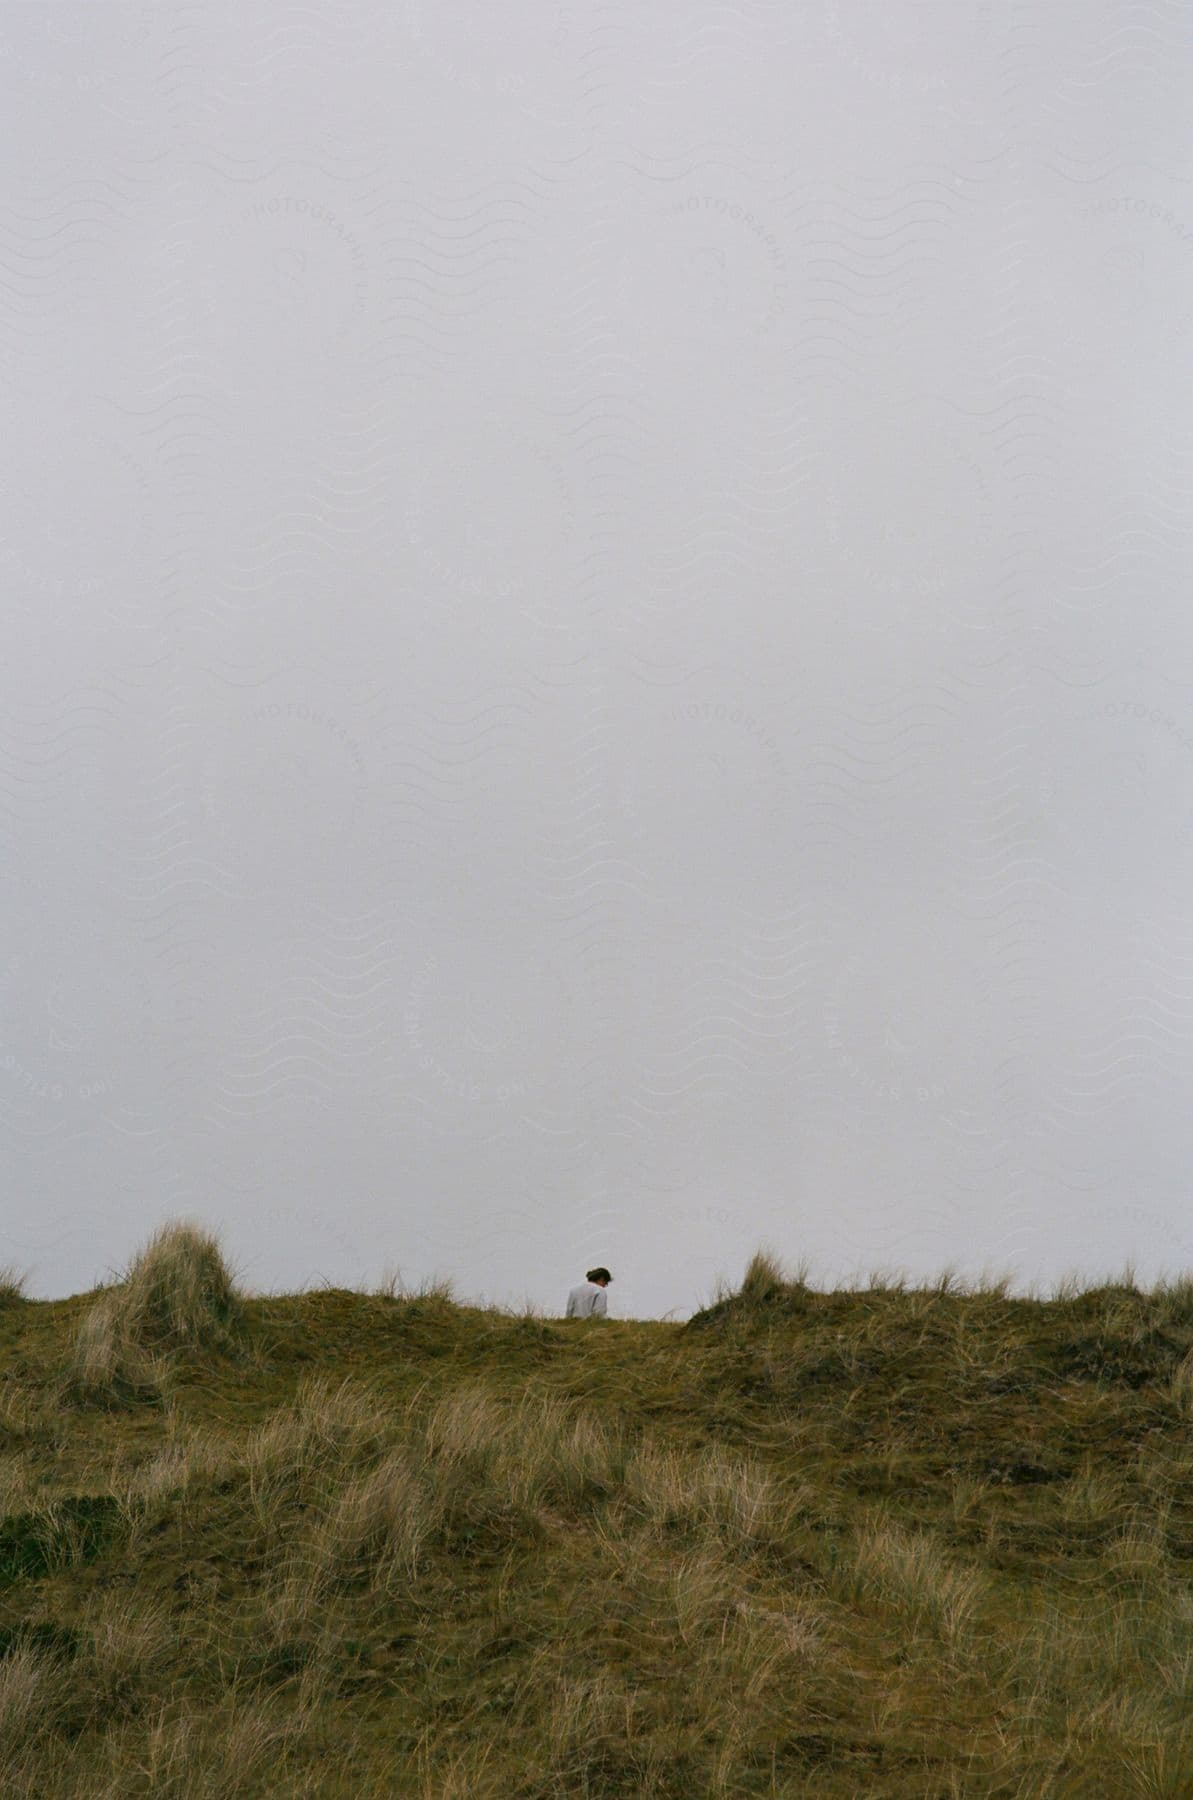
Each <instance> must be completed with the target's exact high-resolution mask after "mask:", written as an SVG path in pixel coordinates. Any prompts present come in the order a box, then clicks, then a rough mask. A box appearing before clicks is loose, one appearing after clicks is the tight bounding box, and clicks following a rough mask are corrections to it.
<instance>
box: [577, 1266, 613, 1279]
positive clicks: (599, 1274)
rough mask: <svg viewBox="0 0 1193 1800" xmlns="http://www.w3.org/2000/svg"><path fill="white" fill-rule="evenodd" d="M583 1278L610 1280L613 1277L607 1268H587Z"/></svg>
mask: <svg viewBox="0 0 1193 1800" xmlns="http://www.w3.org/2000/svg"><path fill="white" fill-rule="evenodd" d="M584 1279H585V1281H612V1279H613V1277H612V1275H610V1273H609V1271H608V1269H589V1271H588V1273H587V1275H586V1276H585V1277H584Z"/></svg>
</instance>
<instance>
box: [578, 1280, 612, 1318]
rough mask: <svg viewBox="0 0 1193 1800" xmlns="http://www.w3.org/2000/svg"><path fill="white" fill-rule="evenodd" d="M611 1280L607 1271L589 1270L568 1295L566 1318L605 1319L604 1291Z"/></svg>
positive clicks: (606, 1311) (606, 1309)
mask: <svg viewBox="0 0 1193 1800" xmlns="http://www.w3.org/2000/svg"><path fill="white" fill-rule="evenodd" d="M612 1279H613V1277H612V1275H610V1273H609V1271H608V1269H589V1271H588V1273H587V1275H586V1276H585V1277H584V1280H583V1281H582V1282H581V1283H580V1285H579V1286H578V1287H574V1288H573V1289H572V1291H571V1293H570V1294H569V1295H568V1310H567V1316H568V1318H569V1319H594V1318H595V1319H603V1318H605V1317H606V1316H607V1313H608V1306H609V1302H608V1301H607V1300H606V1298H605V1289H606V1288H607V1287H608V1285H609V1283H610V1282H611V1281H612Z"/></svg>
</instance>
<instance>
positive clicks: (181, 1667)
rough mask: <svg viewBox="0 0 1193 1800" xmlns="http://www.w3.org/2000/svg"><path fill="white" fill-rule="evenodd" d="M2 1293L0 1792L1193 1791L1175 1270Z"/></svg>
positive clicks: (1026, 1794)
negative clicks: (687, 1310)
mask: <svg viewBox="0 0 1193 1800" xmlns="http://www.w3.org/2000/svg"><path fill="white" fill-rule="evenodd" d="M806 1277H807V1271H806V1270H800V1271H799V1272H797V1273H795V1274H792V1275H789V1274H787V1273H785V1272H784V1271H783V1270H782V1269H781V1268H780V1267H779V1265H778V1263H777V1262H776V1260H775V1258H774V1257H773V1256H770V1255H769V1254H766V1253H762V1252H760V1253H759V1254H757V1255H756V1256H755V1257H754V1258H753V1259H752V1261H751V1263H750V1266H749V1268H748V1269H747V1270H746V1272H745V1275H744V1278H743V1280H742V1283H741V1285H740V1287H739V1288H738V1289H737V1290H736V1291H722V1292H720V1293H719V1294H718V1296H717V1298H716V1299H715V1300H714V1301H713V1302H712V1303H711V1304H710V1305H709V1306H707V1307H705V1308H703V1309H702V1310H701V1311H700V1312H698V1313H697V1314H696V1315H695V1316H694V1317H693V1318H692V1319H690V1320H689V1321H688V1322H687V1323H686V1324H676V1323H658V1322H640V1321H633V1320H621V1319H617V1318H611V1319H607V1320H584V1321H565V1320H562V1319H554V1318H545V1317H539V1316H537V1315H536V1314H535V1313H534V1312H533V1311H532V1310H530V1309H524V1310H523V1311H522V1312H520V1313H516V1312H505V1311H502V1310H500V1309H496V1308H489V1309H481V1308H478V1307H473V1306H468V1305H465V1304H461V1303H459V1302H458V1301H457V1300H456V1299H455V1298H454V1297H453V1295H452V1293H451V1289H450V1287H449V1286H444V1285H440V1286H438V1287H432V1288H428V1289H424V1290H422V1291H420V1292H416V1293H407V1292H404V1291H399V1290H398V1288H397V1284H396V1282H395V1281H392V1280H391V1281H390V1282H389V1283H388V1284H386V1286H385V1287H384V1288H383V1290H382V1291H380V1292H375V1293H372V1294H364V1293H352V1292H348V1291H345V1290H342V1289H332V1288H329V1289H323V1290H318V1291H313V1292H308V1293H302V1294H296V1295H290V1296H285V1297H279V1296H270V1297H258V1298H251V1297H248V1296H245V1295H243V1294H241V1293H240V1292H239V1291H238V1290H237V1289H236V1286H235V1283H234V1281H233V1280H232V1278H231V1277H230V1276H229V1275H228V1274H227V1272H226V1270H225V1269H224V1265H223V1262H222V1259H221V1257H220V1255H219V1251H218V1246H217V1245H216V1244H215V1242H214V1240H213V1239H211V1238H210V1237H209V1236H207V1235H206V1234H204V1233H203V1232H202V1231H201V1230H200V1229H199V1228H198V1227H195V1226H189V1225H180V1226H171V1227H169V1228H167V1229H166V1230H165V1231H163V1232H160V1233H158V1234H157V1236H156V1237H155V1238H154V1240H153V1241H152V1242H151V1244H150V1245H149V1246H148V1247H147V1249H146V1251H145V1252H143V1253H142V1255H141V1257H139V1258H137V1259H136V1260H135V1261H134V1263H133V1264H132V1266H131V1267H130V1269H129V1270H128V1272H127V1273H126V1275H125V1276H124V1277H123V1278H122V1280H120V1281H118V1282H117V1283H115V1284H113V1285H112V1286H110V1287H105V1288H100V1289H96V1290H94V1291H93V1292H92V1293H90V1294H86V1295H78V1296H74V1297H73V1298H71V1299H68V1300H60V1301H32V1300H29V1299H27V1298H25V1297H24V1295H23V1289H22V1285H21V1283H20V1282H19V1281H18V1282H13V1283H11V1284H10V1287H9V1289H5V1288H4V1287H3V1284H0V1371H2V1373H0V1793H2V1794H3V1795H4V1796H5V1797H6V1800H8V1797H9V1796H12V1797H13V1800H20V1797H28V1800H33V1797H34V1796H36V1797H37V1800H56V1797H60V1796H68V1795H70V1796H76V1795H102V1796H109V1797H110V1800H125V1797H126V1796H136V1795H146V1796H148V1795H152V1796H200V1795H202V1796H212V1797H214V1796H217V1795H219V1796H222V1795H227V1794H243V1795H277V1794H292V1795H328V1796H337V1797H340V1796H342V1797H343V1800H360V1797H361V1796H372V1795H376V1796H387V1797H388V1796H394V1795H397V1796H403V1795H410V1796H413V1797H415V1800H431V1797H432V1796H434V1797H435V1800H453V1797H456V1796H458V1797H459V1800H463V1797H464V1796H468V1797H469V1800H553V1797H555V1796H565V1795H566V1796H570V1795H576V1796H590V1797H592V1800H598V1797H606V1796H613V1795H643V1796H658V1797H659V1800H663V1797H667V1800H693V1797H694V1796H706V1795H708V1796H717V1795H725V1796H748V1795H790V1796H799V1795H805V1794H806V1795H836V1796H842V1797H845V1796H848V1797H849V1800H855V1797H856V1796H858V1795H876V1796H892V1797H893V1796H908V1797H910V1796H915V1797H917V1800H937V1797H941V1800H944V1797H949V1800H952V1797H957V1800H960V1797H963V1796H964V1797H966V1800H968V1797H971V1796H972V1797H974V1800H978V1797H993V1796H1007V1797H1008V1800H1009V1797H1011V1796H1016V1797H1018V1800H1037V1797H1038V1796H1041V1795H1048V1796H1070V1795H1071V1796H1087V1795H1088V1796H1095V1795H1096V1796H1114V1795H1133V1796H1134V1795H1137V1796H1156V1797H1160V1796H1173V1797H1176V1796H1188V1795H1190V1794H1193V1587H1191V1586H1190V1573H1191V1571H1193V1439H1191V1435H1190V1425H1191V1422H1193V1282H1188V1281H1177V1282H1173V1283H1171V1284H1168V1285H1166V1286H1164V1285H1162V1286H1158V1287H1156V1288H1154V1289H1153V1290H1152V1291H1150V1292H1147V1291H1143V1290H1141V1289H1140V1288H1138V1287H1137V1286H1136V1285H1135V1283H1134V1280H1133V1278H1132V1276H1131V1274H1130V1272H1129V1271H1128V1272H1127V1273H1126V1275H1125V1276H1124V1278H1123V1279H1122V1280H1120V1281H1118V1282H1114V1283H1108V1284H1104V1285H1101V1286H1098V1287H1096V1288H1092V1289H1089V1290H1086V1291H1082V1290H1080V1289H1079V1288H1078V1287H1077V1286H1076V1284H1074V1283H1071V1282H1070V1283H1067V1284H1065V1285H1064V1286H1063V1287H1062V1288H1061V1289H1060V1290H1059V1291H1058V1292H1057V1293H1055V1294H1054V1295H1052V1296H1050V1297H1048V1298H1039V1297H1034V1296H1033V1297H1028V1298H1015V1297H1012V1296H1010V1295H1009V1293H1008V1291H1007V1284H1006V1282H1002V1283H992V1284H986V1285H984V1286H979V1287H975V1288H972V1289H968V1290H967V1289H966V1288H964V1287H963V1285H962V1284H960V1283H959V1282H958V1281H957V1280H956V1278H955V1277H954V1275H953V1274H952V1272H951V1271H945V1273H944V1274H943V1275H942V1276H941V1277H939V1278H938V1279H937V1280H936V1281H935V1282H933V1283H931V1284H929V1285H927V1286H924V1287H919V1288H916V1287H912V1286H909V1285H908V1284H907V1282H906V1281H904V1280H901V1279H899V1280H890V1281H882V1280H879V1279H874V1280H872V1281H871V1282H870V1284H869V1286H867V1287H866V1288H864V1289H860V1290H858V1291H851V1292H849V1291H833V1292H821V1291H818V1290H817V1289H816V1288H815V1287H813V1286H811V1285H810V1284H809V1282H808V1280H807V1278H806Z"/></svg>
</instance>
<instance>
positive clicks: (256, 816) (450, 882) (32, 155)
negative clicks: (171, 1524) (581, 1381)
mask: <svg viewBox="0 0 1193 1800" xmlns="http://www.w3.org/2000/svg"><path fill="white" fill-rule="evenodd" d="M1191 80H1193V18H1191V17H1190V15H1189V13H1188V10H1187V9H1185V8H1182V7H1179V6H1175V5H1172V6H1169V5H1164V4H1149V5H1138V6H1137V5H1129V4H1125V3H1117V4H1106V3H1102V4H1097V3H1094V0H1081V3H1080V4H1076V3H1074V4H1071V5H1060V4H1047V3H1045V4H1043V5H1041V6H1036V7H1017V6H997V5H989V4H969V3H968V0H956V3H955V4H954V3H952V0H949V3H948V4H946V3H945V0H939V3H937V4H927V3H924V4H919V5H915V4H911V3H910V0H882V3H881V4H878V3H877V0H875V4H873V5H866V4H859V3H857V0H837V4H833V3H832V0H828V3H826V4H824V5H819V4H817V5H813V4H807V5H802V6H801V5H792V4H790V3H789V0H782V3H778V0H776V3H774V4H763V3H757V0H747V3H742V4H736V5H734V6H733V7H731V8H726V7H725V6H723V5H719V4H718V5H712V4H708V5H687V4H685V5H679V4H678V3H675V4H666V5H664V4H659V3H657V0H656V3H655V4H653V5H646V6H642V7H626V6H622V5H613V4H609V5H598V4H580V3H579V0H576V3H575V4H569V3H561V4H554V5H551V4H547V3H546V0H543V3H541V4H529V3H528V0H515V3H513V4H510V5H503V6H496V5H482V4H479V0H473V3H470V4H463V3H460V4H447V3H446V0H435V4H431V3H430V0H427V4H411V5H409V6H398V7H389V6H382V5H376V6H365V5H354V4H345V5H339V6H336V7H335V8H331V9H326V8H323V7H317V6H304V7H302V8H301V9H299V10H298V11H297V12H296V11H294V10H293V9H292V8H290V7H288V6H283V5H281V4H280V3H277V0H274V3H272V4H268V5H258V6H256V7H253V8H250V9H244V8H241V7H239V6H237V7H233V6H202V7H192V6H189V5H181V4H179V5H170V4H166V5H161V6H150V5H144V4H129V5H121V4H106V3H101V4H87V5H64V4H58V3H57V0H55V3H54V4H49V5H14V4H0V108H2V109H3V114H4V116H5V118H6V121H7V123H8V131H7V134H6V139H5V149H4V152H3V163H2V168H3V181H2V183H0V398H2V401H3V411H4V420H5V429H4V431H3V433H2V434H0V591H2V592H3V596H4V617H5V622H6V627H7V629H6V633H5V637H6V654H5V656H4V658H3V662H2V667H0V700H2V703H3V712H2V716H0V907H2V919H3V937H2V942H0V1143H2V1144H3V1153H4V1159H5V1165H6V1176H5V1182H4V1192H5V1202H4V1207H5V1211H4V1232H3V1246H2V1248H0V1261H5V1260H7V1261H14V1262H16V1263H17V1264H18V1265H20V1266H28V1267H31V1268H32V1271H33V1275H32V1280H31V1283H30V1286H31V1290H32V1291H33V1292H35V1293H38V1294H41V1295H54V1294H61V1293H66V1292H71V1291H77V1290H79V1289H81V1288H84V1287H86V1286H87V1285H89V1284H90V1282H92V1281H93V1280H96V1279H100V1278H103V1277H104V1276H105V1275H106V1274H107V1273H108V1272H109V1271H110V1270H111V1269H112V1268H113V1267H115V1266H117V1265H119V1264H120V1263H122V1262H123V1261H124V1260H125V1259H126V1258H127V1256H128V1255H129V1254H130V1253H131V1252H132V1251H133V1250H135V1249H136V1248H137V1247H138V1246H139V1245H140V1244H141V1243H143V1242H144V1240H145V1239H146V1237H147V1236H148V1234H149V1232H150V1230H151V1229H152V1228H153V1227H154V1226H155V1225H156V1224H158V1223H159V1222H160V1221H161V1220H162V1219H164V1218H167V1217H172V1216H177V1215H187V1216H192V1217H197V1218H199V1219H201V1220H202V1221H203V1222H204V1223H206V1224H208V1225H210V1226H212V1227H215V1228H217V1229H219V1231H220V1232H221V1235H222V1237H223V1239H224V1242H225V1244H226V1246H227V1248H228V1251H229V1254H230V1256H231V1257H232V1259H233V1261H234V1262H235V1263H236V1264H237V1266H238V1267H239V1268H240V1269H241V1270H242V1271H243V1272H244V1276H245V1279H246V1280H247V1281H248V1282H249V1284H250V1285H253V1286H256V1287H259V1288H275V1289H277V1288H285V1287H295V1286H298V1285H300V1284H303V1283H305V1282H308V1281H314V1280H317V1279H318V1278H319V1277H321V1276H322V1277H326V1278H327V1279H328V1280H331V1281H334V1282H337V1283H345V1284H351V1285H357V1284H363V1283H368V1282H371V1281H372V1280H375V1279H376V1278H377V1277H379V1275H380V1274H381V1271H382V1270H383V1268H385V1267H386V1266H387V1265H388V1266H391V1267H392V1266H398V1267H399V1268H400V1269H401V1271H402V1274H403V1276H404V1277H405V1278H406V1279H407V1280H409V1281H417V1280H420V1279H421V1278H423V1277H424V1276H427V1275H431V1274H442V1275H450V1276H451V1277H452V1278H453V1279H454V1281H455V1283H456V1286H457V1291H458V1292H459V1293H460V1294H461V1295H462V1296H468V1297H474V1296H481V1295H483V1296H485V1297H487V1298H489V1299H493V1300H500V1301H506V1302H518V1301H520V1300H521V1299H522V1298H523V1297H524V1296H529V1297H531V1298H532V1299H534V1300H535V1301H536V1302H538V1303H539V1304H542V1305H546V1306H550V1307H558V1308H559V1310H562V1306H563V1301H564V1298H565V1296H566V1293H567V1290H568V1288H569V1287H570V1286H572V1285H573V1284H574V1282H575V1281H576V1280H578V1279H579V1278H580V1277H581V1276H582V1275H583V1272H584V1270H585V1268H586V1267H589V1266H591V1265H592V1264H593V1263H594V1262H603V1263H606V1264H607V1265H608V1266H609V1267H610V1268H611V1269H612V1271H613V1274H614V1277H615V1282H614V1286H613V1288H612V1289H611V1290H610V1294H611V1311H612V1312H613V1313H614V1315H616V1314H617V1313H618V1312H621V1313H623V1314H624V1313H633V1314H637V1315H639V1316H644V1317H647V1316H657V1315H661V1314H662V1313H664V1312H666V1311H669V1310H675V1311H677V1312H678V1313H679V1315H680V1316H684V1315H686V1314H687V1312H689V1311H690V1310H691V1309H692V1308H693V1307H694V1306H696V1305H698V1304H699V1303H700V1302H701V1301H702V1300H703V1299H706V1298H707V1297H708V1296H709V1295H710V1294H711V1292H712V1289H713V1285H714V1283H715V1281H716V1279H717V1277H718V1276H721V1275H723V1276H726V1277H728V1278H735V1277H736V1276H737V1275H738V1274H739V1273H740V1271H741V1268H742V1266H743V1264H744V1262H745V1260H746V1258H747V1257H748V1255H749V1254H750V1252H751V1251H752V1250H753V1249H754V1248H755V1246H756V1245H757V1244H758V1243H760V1242H762V1241H765V1242H768V1243H769V1244H771V1245H772V1246H773V1247H774V1248H775V1249H776V1250H777V1251H778V1252H779V1253H780V1255H782V1256H783V1257H785V1258H787V1259H788V1260H790V1261H792V1262H794V1261H795V1260H797V1259H798V1258H799V1257H801V1256H807V1257H808V1258H809V1260H810V1263H811V1267H812V1272H813V1277H814V1279H818V1280H823V1281H826V1282H827V1281H833V1280H841V1279H845V1278H847V1277H849V1276H850V1275H855V1274H857V1273H859V1272H862V1271H865V1270H868V1269H874V1268H894V1267H902V1268H905V1269H907V1270H908V1271H910V1272H911V1273H912V1274H915V1275H919V1274H927V1273H935V1272H936V1271H938V1270H940V1269H941V1268H943V1267H944V1266H945V1264H946V1263H950V1262H951V1263H953V1264H954V1265H956V1266H957V1267H958V1268H960V1269H961V1270H962V1271H968V1272H972V1273H975V1274H976V1273H980V1272H981V1270H982V1269H983V1268H991V1269H997V1270H1004V1269H1009V1270H1010V1271H1011V1272H1012V1273H1013V1274H1014V1276H1015V1278H1016V1281H1017V1282H1019V1283H1021V1284H1024V1285H1026V1284H1027V1283H1029V1282H1031V1281H1039V1282H1049V1281H1051V1280H1052V1279H1054V1278H1055V1277H1057V1276H1058V1275H1060V1274H1061V1273H1063V1272H1065V1271H1067V1270H1070V1269H1075V1270H1078V1271H1085V1272H1087V1273H1090V1274H1093V1273H1098V1272H1103V1271H1113V1272H1117V1271H1118V1270H1119V1269H1120V1268H1121V1266H1122V1264H1123V1262H1124V1261H1125V1260H1126V1258H1127V1257H1128V1256H1132V1257H1134V1259H1135V1262H1136V1267H1137V1270H1138V1272H1139V1273H1140V1275H1141V1276H1143V1277H1145V1278H1148V1279H1151V1278H1154V1277H1155V1276H1156V1275H1157V1274H1159V1273H1161V1272H1162V1271H1164V1270H1172V1269H1175V1268H1178V1267H1186V1268H1189V1267H1193V1213H1191V1210H1190V1202H1189V1191H1188V1175H1189V1168H1190V1151H1191V1149H1193V1106H1191V1105H1190V1092H1189V1081H1190V1074H1191V1072H1193V1071H1191V1056H1190V1051H1191V1047H1193V1046H1191V1027H1193V920H1191V919H1190V915H1189V908H1188V896H1189V893H1190V891H1191V884H1190V877H1191V876H1193V833H1191V829H1190V827H1191V817H1193V815H1191V801H1193V703H1191V698H1193V687H1191V681H1193V626H1191V622H1190V612H1189V575H1190V544H1191V532H1193V498H1191V495H1193V481H1191V479H1190V477H1191V476H1193V426H1191V424H1190V413H1189V406H1188V395H1189V392H1190V377H1191V376H1193V355H1191V350H1193V279H1191V276H1193V134H1191V132H1190V128H1189V125H1188V95H1189V92H1190V83H1191Z"/></svg>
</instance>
